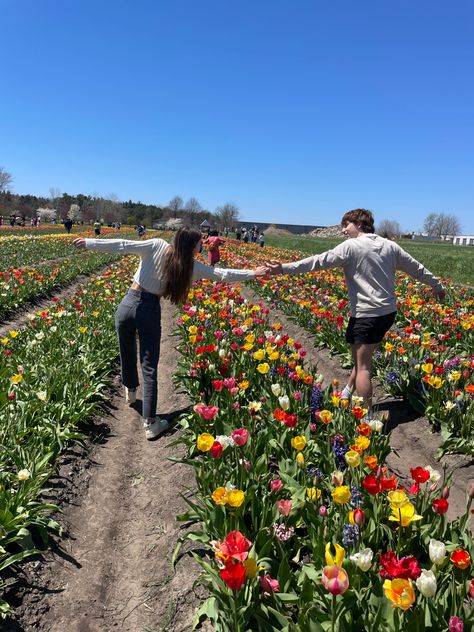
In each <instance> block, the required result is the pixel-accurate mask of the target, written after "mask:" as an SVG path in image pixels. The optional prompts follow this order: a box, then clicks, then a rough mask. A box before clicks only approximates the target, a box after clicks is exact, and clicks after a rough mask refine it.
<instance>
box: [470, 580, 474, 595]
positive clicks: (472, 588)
mask: <svg viewBox="0 0 474 632" xmlns="http://www.w3.org/2000/svg"><path fill="white" fill-rule="evenodd" d="M469 596H470V598H471V599H474V579H471V581H470V582H469Z"/></svg>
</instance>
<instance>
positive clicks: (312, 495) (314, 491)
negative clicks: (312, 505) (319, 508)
mask: <svg viewBox="0 0 474 632" xmlns="http://www.w3.org/2000/svg"><path fill="white" fill-rule="evenodd" d="M306 496H307V498H308V500H312V501H313V502H315V501H316V500H319V499H320V498H321V490H320V489H318V488H317V487H307V488H306Z"/></svg>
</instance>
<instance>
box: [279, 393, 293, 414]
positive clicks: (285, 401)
mask: <svg viewBox="0 0 474 632" xmlns="http://www.w3.org/2000/svg"><path fill="white" fill-rule="evenodd" d="M278 403H279V404H280V407H281V408H282V409H283V410H288V409H289V408H290V398H289V397H288V395H282V396H281V397H279V398H278Z"/></svg>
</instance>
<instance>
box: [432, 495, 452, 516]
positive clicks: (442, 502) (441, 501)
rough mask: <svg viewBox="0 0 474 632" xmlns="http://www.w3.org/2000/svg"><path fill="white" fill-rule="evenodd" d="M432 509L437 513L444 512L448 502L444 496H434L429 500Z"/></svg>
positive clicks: (446, 509)
mask: <svg viewBox="0 0 474 632" xmlns="http://www.w3.org/2000/svg"><path fill="white" fill-rule="evenodd" d="M431 505H432V507H433V511H435V512H436V513H438V514H445V513H446V512H447V511H448V507H449V503H448V501H447V500H446V498H435V499H434V500H432V501H431Z"/></svg>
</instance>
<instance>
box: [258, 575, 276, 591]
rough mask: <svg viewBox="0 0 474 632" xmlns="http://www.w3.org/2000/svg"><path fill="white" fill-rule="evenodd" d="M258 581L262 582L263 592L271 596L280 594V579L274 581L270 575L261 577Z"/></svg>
mask: <svg viewBox="0 0 474 632" xmlns="http://www.w3.org/2000/svg"><path fill="white" fill-rule="evenodd" d="M258 581H259V582H260V586H261V587H262V590H263V592H264V593H266V594H268V595H270V594H271V593H272V592H278V591H279V590H280V585H279V583H278V579H273V578H272V577H271V576H270V575H264V576H263V577H259V578H258Z"/></svg>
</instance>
